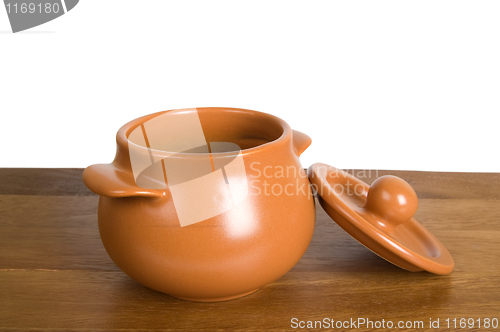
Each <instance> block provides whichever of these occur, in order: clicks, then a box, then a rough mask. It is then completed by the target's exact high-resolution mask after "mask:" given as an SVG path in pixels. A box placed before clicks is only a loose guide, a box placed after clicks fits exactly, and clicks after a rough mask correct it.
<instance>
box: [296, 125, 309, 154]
mask: <svg viewBox="0 0 500 332" xmlns="http://www.w3.org/2000/svg"><path fill="white" fill-rule="evenodd" d="M292 132H293V133H292V140H293V148H294V150H295V153H296V154H297V156H300V155H301V154H302V153H303V152H304V151H305V150H306V149H307V148H308V147H309V145H311V142H312V139H311V137H309V136H307V135H306V134H304V133H301V132H300V131H298V130H292Z"/></svg>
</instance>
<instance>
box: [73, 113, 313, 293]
mask: <svg viewBox="0 0 500 332" xmlns="http://www.w3.org/2000/svg"><path fill="white" fill-rule="evenodd" d="M197 112H198V114H199V118H200V121H201V125H202V127H203V130H204V133H205V137H206V140H207V142H208V141H211V142H213V141H215V142H217V141H225V142H232V143H236V144H238V145H239V146H240V147H241V149H242V150H241V154H242V156H243V160H244V164H245V171H246V180H247V181H248V184H249V193H248V196H247V197H246V199H245V200H244V201H243V202H242V203H241V204H238V205H237V206H235V207H234V208H232V209H231V210H229V211H227V212H224V213H222V214H220V215H218V216H215V217H213V218H209V219H207V220H204V221H201V222H198V223H196V224H192V225H188V226H185V227H181V225H180V223H179V218H178V216H177V213H176V208H175V206H174V204H173V201H172V194H171V192H170V190H169V187H168V180H167V188H166V189H165V190H160V189H145V188H141V187H139V186H137V185H136V183H135V181H134V176H133V175H132V168H131V162H130V155H129V150H128V144H129V141H128V137H129V135H130V133H131V132H132V131H133V130H134V129H135V128H137V127H138V126H140V125H141V124H143V123H145V122H147V121H148V120H150V119H153V118H154V117H157V116H159V115H161V114H164V112H161V113H157V114H152V115H149V116H146V117H142V118H139V119H137V120H134V121H132V122H130V123H128V124H126V125H125V126H123V127H122V128H121V129H120V131H119V132H118V134H117V154H116V157H115V160H114V161H113V163H112V164H109V165H93V166H90V167H89V168H87V169H86V170H85V172H84V174H83V179H84V182H85V184H86V185H87V187H88V188H89V189H91V190H92V191H94V192H95V193H97V194H99V195H101V198H100V201H99V212H98V220H99V231H100V235H101V239H102V241H103V244H104V246H105V248H106V250H107V252H108V254H109V255H110V257H111V258H112V259H113V261H114V262H115V263H116V264H117V265H118V267H120V269H122V270H123V271H124V272H125V273H126V274H128V275H129V276H130V277H132V278H133V279H135V280H136V281H138V282H140V283H142V284H143V285H145V286H148V287H150V288H152V289H155V290H158V291H161V292H164V293H166V294H169V295H171V296H174V297H178V298H182V299H188V300H194V301H222V300H228V299H232V298H237V297H240V296H244V295H246V294H248V293H251V292H253V291H255V290H256V289H258V288H260V287H262V286H264V285H266V284H267V283H269V282H272V281H274V280H276V279H277V278H279V277H281V276H282V275H283V274H285V273H286V272H287V271H288V270H289V269H291V268H292V267H293V266H294V265H295V264H296V263H297V262H298V261H299V259H300V258H301V257H302V255H303V254H304V252H305V251H306V249H307V247H308V245H309V243H310V240H311V238H312V235H313V231H314V224H315V212H314V200H313V198H312V195H311V189H310V185H309V180H308V178H307V175H306V173H305V171H304V170H303V168H302V166H301V165H300V161H299V156H300V154H301V153H302V152H303V151H304V150H305V149H306V148H307V147H308V146H309V144H310V143H311V139H310V138H309V137H308V136H307V135H305V134H302V133H299V132H296V131H293V130H291V129H290V127H289V126H288V125H287V124H286V123H285V122H284V121H282V120H281V119H279V118H276V117H274V116H271V115H268V114H264V113H260V112H255V111H249V110H241V109H229V108H198V109H197ZM178 157H179V158H182V161H183V162H188V163H189V162H190V161H192V162H195V161H196V160H197V158H201V157H202V154H199V153H194V154H180V155H179V156H178ZM232 157H234V152H227V153H218V154H216V153H212V154H211V158H212V159H213V160H214V163H216V162H217V160H219V159H220V160H222V159H224V158H232ZM280 170H281V173H280ZM283 170H284V171H285V172H284V174H283ZM221 185H222V186H224V185H225V184H221ZM273 188H274V190H273ZM212 189H213V188H212ZM280 189H281V192H280ZM200 190H203V188H200ZM285 190H287V191H286V192H285ZM184 203H185V204H192V206H193V208H196V207H197V202H195V201H189V200H186V201H185V202H184ZM213 203H214V204H218V202H217V198H214V200H213Z"/></svg>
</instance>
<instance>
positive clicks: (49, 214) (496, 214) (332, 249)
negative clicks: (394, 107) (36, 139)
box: [0, 169, 500, 331]
mask: <svg viewBox="0 0 500 332" xmlns="http://www.w3.org/2000/svg"><path fill="white" fill-rule="evenodd" d="M81 171H82V170H78V169H72V170H68V169H59V170H58V169H51V170H44V169H0V299H1V301H0V330H2V331H4V330H5V331H25V330H65V331H66V330H72V331H83V330H89V329H91V330H103V331H104V330H107V331H109V330H122V329H127V330H165V331H173V330H210V331H213V330H224V329H229V330H241V331H249V330H294V329H292V318H297V319H298V320H301V321H309V320H310V321H315V320H323V319H324V318H328V319H330V320H331V319H333V320H334V321H337V320H339V321H346V320H350V319H351V318H352V319H354V320H357V319H358V318H365V319H366V318H368V319H370V320H372V321H374V322H375V321H381V320H382V319H384V320H385V321H386V322H387V321H388V320H390V321H393V322H394V324H397V323H398V322H399V321H404V322H405V323H406V321H412V322H414V321H423V323H424V324H425V325H424V327H425V328H428V327H429V319H432V320H436V319H437V318H439V319H440V328H441V329H443V328H445V327H446V321H445V320H446V319H447V318H450V319H454V318H457V327H458V326H459V323H460V318H474V319H475V327H476V328H477V327H478V322H477V319H484V318H489V319H492V318H496V319H500V286H499V285H500V265H499V262H500V176H499V174H495V173H491V174H488V173H483V174H466V173H429V172H396V171H380V172H379V174H378V175H379V176H380V175H383V174H394V175H398V176H401V177H402V178H404V179H405V180H407V181H409V182H410V183H411V184H412V185H413V186H414V187H415V188H416V190H417V194H418V196H419V198H420V201H419V209H418V212H417V215H416V218H417V219H418V220H419V221H420V222H421V223H422V224H423V225H425V226H426V227H427V228H428V229H429V230H430V231H431V232H433V233H434V234H435V235H436V236H437V237H438V238H439V239H440V240H441V241H442V242H443V243H444V244H445V246H447V248H448V249H449V251H450V252H451V254H452V255H453V257H454V258H455V263H456V267H455V270H454V272H453V273H452V274H450V275H448V276H434V275H431V274H428V273H425V272H421V273H411V272H407V271H404V270H402V269H399V268H397V267H395V266H393V265H392V264H390V263H387V262H386V261H384V260H383V259H381V258H379V257H378V256H376V255H375V254H373V253H371V252H370V251H369V250H367V249H365V248H364V247H363V246H362V245H360V244H359V243H357V242H356V241H355V240H353V239H352V238H351V237H350V236H349V235H347V234H346V233H345V232H344V231H342V229H340V227H339V226H337V225H336V224H335V223H334V222H333V221H332V220H331V219H330V218H329V217H328V216H327V215H326V214H325V213H324V211H323V210H322V209H321V207H320V206H319V205H317V226H316V230H315V234H314V237H313V240H312V242H311V245H310V247H309V249H308V250H307V252H306V254H305V255H304V257H303V258H302V260H301V261H300V262H299V263H298V264H297V265H296V266H295V267H294V268H293V269H292V270H291V271H290V272H289V273H287V274H286V275H285V276H283V277H282V278H280V279H279V280H277V281H276V282H274V283H271V284H269V285H267V286H266V287H264V288H262V289H261V290H259V291H258V292H256V293H254V294H252V295H249V296H247V297H244V298H241V299H237V300H233V301H228V302H221V303H193V302H187V301H181V300H177V299H173V298H171V297H169V296H167V295H164V294H162V293H159V292H155V291H152V290H150V289H147V288H145V287H143V286H141V285H139V284H138V283H136V282H134V281H133V280H131V279H130V278H128V277H127V276H126V275H125V274H123V273H122V272H121V271H120V270H119V269H118V268H117V267H116V266H115V265H114V264H113V262H112V261H111V260H110V259H109V257H108V256H107V254H106V252H105V250H104V248H103V246H102V244H101V242H100V238H99V232H98V229H97V220H96V219H97V216H96V211H97V201H98V197H97V196H95V195H93V194H92V193H90V192H88V191H87V190H86V189H85V187H84V186H83V185H82V183H81V180H80V177H81ZM354 174H355V175H356V171H354ZM375 177H376V173H375V172H374V173H373V174H372V176H371V177H370V178H368V179H365V180H367V182H369V183H370V182H371V181H373V179H374V178H375ZM481 323H482V324H483V323H484V322H483V321H482V322H481ZM451 324H452V327H453V322H451ZM350 327H351V326H349V328H350ZM356 327H357V329H354V330H362V329H363V328H364V327H366V326H365V325H363V326H356ZM359 327H361V329H360V328H359ZM349 328H347V329H344V330H348V329H349ZM295 330H300V329H295ZM407 330H409V331H410V330H412V329H407ZM418 330H422V329H418Z"/></svg>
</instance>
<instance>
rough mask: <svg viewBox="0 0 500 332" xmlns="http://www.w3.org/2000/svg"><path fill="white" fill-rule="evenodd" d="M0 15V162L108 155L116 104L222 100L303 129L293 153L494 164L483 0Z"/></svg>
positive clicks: (490, 29)
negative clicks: (22, 26) (21, 19)
mask: <svg viewBox="0 0 500 332" xmlns="http://www.w3.org/2000/svg"><path fill="white" fill-rule="evenodd" d="M27 1H28V0H27ZM0 30H1V33H0V124H1V129H0V142H1V143H0V167H86V166H88V165H90V164H93V163H106V162H110V161H111V160H112V159H113V157H114V153H115V134H116V131H117V130H118V129H119V128H120V127H121V125H123V124H125V123H126V122H128V121H129V120H132V119H134V118H136V117H139V116H141V115H145V114H149V113H153V112H157V111H161V110H167V109H175V108H188V107H201V106H229V107H239V108H249V109H254V110H259V111H263V112H268V113H272V114H274V115H277V116H279V117H281V118H283V119H284V120H285V121H287V122H288V123H289V124H290V125H291V126H292V128H294V129H297V130H300V131H303V132H305V133H307V134H309V135H310V136H311V137H312V138H313V144H312V146H311V147H310V148H309V149H308V151H307V152H305V153H304V155H303V157H302V165H303V166H304V167H307V166H309V165H310V164H312V163H314V162H324V163H329V164H331V165H333V166H336V167H340V168H365V169H366V168H369V169H406V170H428V171H486V172H491V171H496V172H498V171H500V158H499V152H498V150H499V149H498V142H499V138H498V137H499V134H498V127H499V124H498V114H499V112H500V2H498V1H345V2H336V1H317V0H316V1H300V2H299V1H291V0H287V1H255V0H253V1H234V0H230V1H213V0H203V1H189V0H179V1H160V0H148V1H123V0H106V1H96V0H81V1H80V3H79V4H78V5H77V6H76V7H75V8H74V9H73V10H72V11H70V12H69V13H68V14H66V15H64V16H62V17H60V18H58V19H56V20H54V21H52V22H49V23H46V24H44V25H41V26H39V27H35V28H33V29H31V30H28V31H27V32H24V33H18V34H12V33H11V32H9V30H10V26H9V23H8V18H7V14H6V11H5V9H4V8H3V7H0Z"/></svg>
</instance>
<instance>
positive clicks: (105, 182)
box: [82, 164, 165, 198]
mask: <svg viewBox="0 0 500 332" xmlns="http://www.w3.org/2000/svg"><path fill="white" fill-rule="evenodd" d="M82 179H83V183H85V185H86V186H87V188H89V189H90V190H91V191H93V192H94V193H96V194H98V195H100V196H106V197H116V198H118V197H132V196H139V197H151V198H160V197H163V196H164V195H165V191H164V190H161V189H145V188H141V187H139V186H137V185H136V184H135V181H134V178H133V176H132V175H131V174H130V173H129V172H126V171H124V170H122V169H120V168H118V167H116V166H115V165H114V164H97V165H92V166H89V167H87V168H86V169H85V170H84V171H83V175H82Z"/></svg>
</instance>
